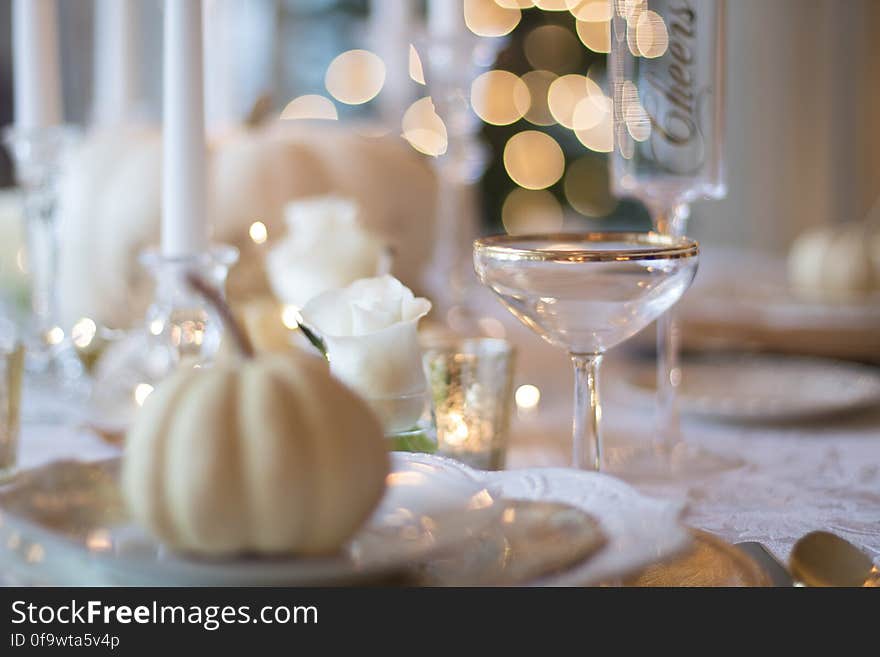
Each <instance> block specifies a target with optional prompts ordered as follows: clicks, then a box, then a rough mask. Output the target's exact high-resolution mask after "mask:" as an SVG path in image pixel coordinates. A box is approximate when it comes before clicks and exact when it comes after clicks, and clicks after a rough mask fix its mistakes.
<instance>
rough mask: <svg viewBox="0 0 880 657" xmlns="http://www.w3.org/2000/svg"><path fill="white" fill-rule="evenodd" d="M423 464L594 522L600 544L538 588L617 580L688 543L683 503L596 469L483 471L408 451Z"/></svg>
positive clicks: (678, 551) (507, 497) (520, 498)
mask: <svg viewBox="0 0 880 657" xmlns="http://www.w3.org/2000/svg"><path fill="white" fill-rule="evenodd" d="M412 457H413V458H414V459H416V460H420V461H423V462H431V463H437V462H443V463H446V464H447V466H448V467H449V468H455V469H458V470H460V471H462V472H464V473H467V474H469V475H470V476H472V477H475V478H476V479H477V480H478V481H481V482H484V483H485V484H486V485H488V486H492V487H495V488H497V490H498V491H499V493H500V494H501V497H502V499H515V500H541V501H547V502H560V503H562V504H569V505H571V506H573V507H576V508H578V509H580V510H582V511H584V512H586V513H588V514H589V515H591V516H593V517H594V518H596V519H597V520H598V521H599V525H600V527H601V529H602V532H603V533H604V535H605V539H606V543H605V546H604V547H603V548H602V549H601V550H600V551H599V552H598V553H597V554H595V555H594V556H592V557H590V558H588V559H587V560H586V561H584V562H583V563H581V564H579V565H577V566H575V567H573V568H570V569H569V570H567V571H565V572H563V573H559V574H556V575H552V576H549V577H545V578H543V579H541V580H538V581H536V582H534V584H535V585H540V586H590V585H594V584H599V583H610V584H614V583H617V581H618V580H620V579H621V578H624V577H626V576H627V575H630V574H633V573H635V572H638V571H639V570H641V569H642V568H645V567H646V566H649V565H651V564H654V563H657V562H659V561H663V560H665V559H667V558H669V557H671V556H673V555H675V554H678V553H680V552H681V551H682V550H684V549H685V548H687V547H688V545H690V541H691V536H690V534H689V532H688V531H687V529H685V527H684V525H682V524H681V514H682V512H683V511H684V503H682V502H676V501H671V500H660V499H655V498H652V497H647V496H645V495H642V494H641V493H639V492H638V491H637V490H636V489H634V488H633V487H632V486H630V485H629V484H627V483H625V482H623V481H621V480H620V479H617V478H615V477H612V476H610V475H606V474H601V473H598V472H584V471H582V470H574V469H570V468H528V469H523V470H506V471H503V472H484V471H477V470H472V469H471V468H468V467H467V466H466V465H463V464H461V463H458V462H457V461H452V460H451V459H442V461H441V459H440V457H437V456H428V455H425V454H413V455H412Z"/></svg>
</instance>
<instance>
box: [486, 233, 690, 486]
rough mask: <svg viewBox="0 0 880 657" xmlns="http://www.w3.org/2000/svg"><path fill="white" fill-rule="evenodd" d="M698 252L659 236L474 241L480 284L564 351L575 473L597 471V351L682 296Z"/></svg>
mask: <svg viewBox="0 0 880 657" xmlns="http://www.w3.org/2000/svg"><path fill="white" fill-rule="evenodd" d="M698 253H699V248H698V246H697V243H696V242H693V241H691V240H689V239H687V238H681V237H670V236H663V235H658V234H656V233H587V234H549V235H525V236H495V237H487V238H484V239H480V240H477V241H476V242H475V243H474V267H475V269H476V272H477V276H478V277H479V279H480V280H481V281H482V283H483V284H484V285H486V286H488V287H489V288H490V289H491V290H492V291H493V292H494V293H495V294H496V295H498V297H499V299H500V300H501V302H502V303H503V304H504V305H505V306H506V307H507V309H508V310H510V312H511V313H513V314H514V315H515V316H516V317H517V319H519V320H520V321H521V322H523V323H524V324H525V325H526V326H528V327H529V328H531V329H532V330H533V331H535V332H536V333H537V334H538V335H540V336H541V337H542V338H544V339H545V340H546V341H547V342H549V343H550V344H553V345H556V346H559V347H562V348H564V349H566V350H567V351H568V352H569V354H570V355H571V360H572V363H573V365H574V370H575V397H574V423H573V429H572V442H573V456H572V461H573V465H574V467H576V468H581V469H585V470H600V469H602V467H603V459H602V441H601V439H600V435H599V419H600V418H601V415H602V411H601V405H600V402H599V391H598V381H599V366H600V364H601V362H602V356H603V354H604V353H605V352H606V351H607V350H608V349H610V348H611V347H614V346H615V345H617V344H620V343H621V342H624V341H625V340H628V339H629V338H631V337H632V336H633V335H635V334H636V333H638V332H639V331H641V330H642V329H643V328H645V327H646V326H647V325H648V324H650V323H651V322H652V321H654V320H655V319H657V318H658V317H659V316H660V315H661V314H663V313H664V312H666V311H667V310H668V309H669V308H670V307H671V306H672V305H673V304H674V303H675V302H676V301H678V300H679V299H680V298H681V296H682V294H684V292H685V290H687V288H688V286H689V285H690V284H691V281H692V280H693V278H694V275H695V274H696V270H697V262H698Z"/></svg>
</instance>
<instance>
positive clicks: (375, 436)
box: [122, 354, 389, 556]
mask: <svg viewBox="0 0 880 657" xmlns="http://www.w3.org/2000/svg"><path fill="white" fill-rule="evenodd" d="M388 471H389V458H388V453H387V447H386V444H385V441H384V438H383V433H382V428H381V427H380V425H379V421H378V420H377V419H376V417H375V416H374V415H373V413H372V412H371V411H370V409H369V408H368V407H367V406H366V404H365V402H364V401H363V400H361V399H360V398H359V397H358V396H357V395H356V394H355V393H354V392H352V391H350V390H349V389H348V388H347V387H346V386H345V385H343V384H342V383H340V382H339V381H337V380H336V379H334V378H333V377H332V376H331V375H330V373H329V372H328V370H327V365H326V363H325V362H324V361H322V360H321V359H319V358H313V357H310V356H306V355H300V356H280V355H278V354H272V355H267V356H262V357H261V356H256V357H253V358H248V359H243V360H241V361H239V360H237V359H232V360H226V361H221V362H219V363H217V364H215V365H214V366H213V367H212V368H209V369H182V370H179V371H178V372H176V373H175V374H174V375H172V376H171V377H170V378H168V379H166V380H165V381H163V382H162V383H161V384H159V385H158V386H157V387H156V389H155V390H154V391H153V393H152V394H151V395H150V396H149V397H148V398H147V400H146V403H145V404H144V407H143V408H142V409H141V411H140V412H139V414H138V415H137V417H136V418H135V422H134V424H133V426H132V427H131V429H130V430H129V432H128V436H127V439H126V446H125V455H124V459H123V472H122V489H123V493H124V496H125V499H126V501H127V504H128V507H129V509H130V511H131V513H132V515H133V517H134V518H135V520H137V521H138V522H139V523H140V524H141V525H142V526H144V527H145V528H147V529H148V530H149V531H150V532H151V533H152V534H154V535H155V536H156V537H157V538H158V539H160V540H161V541H162V542H163V543H165V544H166V545H168V546H170V547H172V548H174V549H176V550H181V551H185V552H190V553H194V554H202V555H218V556H222V555H235V554H244V553H255V554H264V555H272V554H285V553H288V554H301V555H315V554H330V553H333V552H335V551H337V550H338V549H339V548H340V547H342V546H343V545H344V544H345V542H346V541H347V540H348V539H349V538H351V537H352V536H353V535H354V533H355V532H356V531H357V529H358V528H359V527H360V526H361V525H362V524H363V523H364V521H365V520H366V519H367V518H368V517H369V515H370V513H371V512H372V511H373V509H374V508H375V507H376V505H377V504H378V503H379V500H380V499H381V497H382V494H383V491H384V487H385V477H386V475H387V474H388Z"/></svg>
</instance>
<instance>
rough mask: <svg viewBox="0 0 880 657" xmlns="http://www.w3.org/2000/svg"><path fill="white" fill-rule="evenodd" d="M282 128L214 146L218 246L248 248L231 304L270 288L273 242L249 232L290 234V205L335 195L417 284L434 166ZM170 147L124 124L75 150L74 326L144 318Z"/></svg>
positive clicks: (381, 145)
mask: <svg viewBox="0 0 880 657" xmlns="http://www.w3.org/2000/svg"><path fill="white" fill-rule="evenodd" d="M280 123H283V125H278V124H274V123H270V124H268V125H265V126H249V125H242V126H241V127H240V128H239V129H237V130H234V131H230V132H227V133H225V134H223V135H221V136H218V137H216V138H214V139H212V140H211V143H210V144H209V163H210V164H209V180H208V202H209V211H210V213H211V216H210V219H211V222H212V224H213V226H214V235H213V239H214V240H215V241H218V242H223V243H227V244H232V245H234V246H237V247H238V248H239V250H240V251H241V258H240V261H239V264H238V265H236V266H235V267H234V268H233V270H232V272H231V274H230V278H229V283H228V291H229V297H230V299H231V300H232V302H233V303H237V302H238V301H241V300H247V299H251V298H256V297H259V296H263V295H265V294H269V293H270V289H269V286H268V283H267V281H266V277H265V272H264V268H263V256H264V252H265V250H266V248H267V245H258V244H255V243H254V242H253V241H252V240H251V238H250V237H249V229H250V226H251V225H252V224H253V223H254V222H256V221H260V222H262V223H263V224H264V225H265V226H266V228H267V234H268V244H271V243H272V242H273V241H274V240H276V239H278V238H281V237H282V236H283V235H284V232H285V230H286V229H285V224H284V206H285V205H286V204H287V203H288V202H289V201H291V200H294V199H298V198H306V197H309V196H318V195H325V194H331V193H332V194H338V195H341V196H347V197H350V198H352V199H353V200H354V201H356V202H357V203H358V204H359V205H360V206H361V208H362V213H361V216H362V218H363V222H364V225H365V226H367V227H368V228H369V229H371V230H373V231H375V232H376V235H377V236H378V237H379V238H380V239H382V240H383V241H384V242H385V243H387V244H389V246H391V247H392V248H393V249H394V251H395V253H396V257H395V260H394V264H393V267H392V271H393V272H394V274H395V275H396V276H397V277H398V278H400V279H401V280H403V281H405V282H406V283H407V284H408V285H410V286H411V287H413V288H415V289H418V288H419V279H420V276H421V271H422V269H423V267H424V265H425V263H427V262H428V260H429V257H430V250H431V240H430V238H429V236H430V234H431V231H432V229H433V216H434V197H435V194H436V186H435V180H434V175H433V173H432V171H431V168H430V166H429V165H428V163H427V162H426V161H425V159H424V158H422V157H421V156H419V155H417V154H416V153H415V152H414V151H413V150H412V149H411V148H410V147H409V146H408V145H407V144H406V143H405V142H404V141H403V140H401V139H398V138H394V137H388V138H369V137H363V136H361V135H359V134H357V133H356V132H354V131H353V130H352V129H349V128H346V127H344V126H340V125H337V124H334V123H332V122H327V121H322V122H320V123H318V124H316V123H314V122H301V121H297V122H289V121H288V122H280ZM161 150H162V144H161V135H160V133H159V131H158V130H157V129H155V128H150V127H138V128H119V129H113V130H107V131H104V132H97V133H95V134H93V135H90V136H88V137H87V138H86V139H85V140H84V142H83V144H82V145H81V147H80V148H79V149H78V151H77V152H75V153H74V154H73V155H72V158H71V161H70V164H69V166H68V168H67V171H66V173H65V175H64V176H63V178H62V180H61V183H60V184H61V196H60V201H59V215H60V233H61V240H60V245H61V250H60V258H59V279H60V290H59V292H60V299H59V301H60V306H61V314H62V322H63V324H64V326H65V327H69V326H71V325H72V324H73V323H75V322H76V321H77V320H78V319H79V318H81V317H90V318H92V319H94V320H95V321H97V322H98V323H99V324H102V325H105V326H111V327H114V328H127V327H130V326H133V325H135V324H136V323H137V322H139V321H141V320H142V318H143V314H144V311H145V310H146V305H147V304H148V303H149V300H150V298H151V294H152V285H153V281H152V278H151V277H150V276H149V274H148V273H147V272H146V271H144V270H143V268H142V267H141V266H140V264H139V262H138V256H139V254H140V252H141V251H142V250H144V249H145V248H147V247H151V246H155V245H157V244H158V243H159V226H160V222H161ZM401 181H406V184H401ZM331 248H332V247H331Z"/></svg>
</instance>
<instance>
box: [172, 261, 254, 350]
mask: <svg viewBox="0 0 880 657" xmlns="http://www.w3.org/2000/svg"><path fill="white" fill-rule="evenodd" d="M186 282H187V283H189V286H190V287H191V288H192V289H194V290H195V291H196V292H198V293H199V294H201V295H202V296H203V297H204V298H205V301H207V302H208V304H209V305H210V306H211V307H212V308H213V309H214V310H215V312H216V313H217V314H218V315H219V316H220V320H221V321H222V322H223V326H225V327H226V332H227V333H228V334H229V335H231V336H232V341H233V342H234V344H235V346H236V347H237V348H238V352H239V353H240V354H241V355H242V356H244V357H245V358H253V357H254V346H253V344H251V340H250V338H249V337H248V335H247V333H246V332H245V331H244V329H242V328H241V325H240V324H239V323H238V322H237V321H236V319H235V316H234V315H233V314H232V310H231V309H230V308H229V304H228V303H226V300H225V299H224V298H223V295H222V294H220V291H219V290H217V288H215V287H214V286H212V285H211V284H209V283H208V282H207V281H205V279H203V278H202V277H201V276H199V275H198V274H195V273H193V272H187V274H186Z"/></svg>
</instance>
